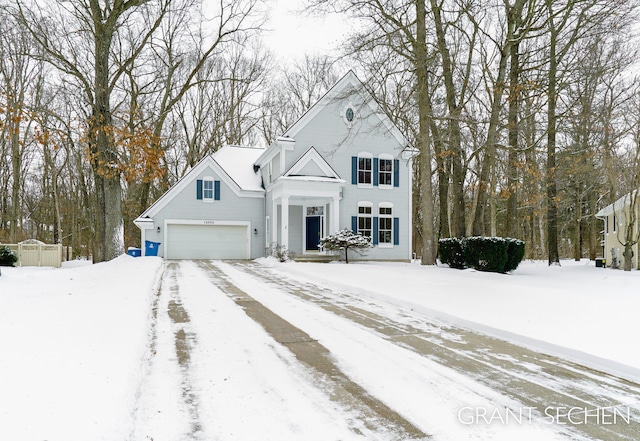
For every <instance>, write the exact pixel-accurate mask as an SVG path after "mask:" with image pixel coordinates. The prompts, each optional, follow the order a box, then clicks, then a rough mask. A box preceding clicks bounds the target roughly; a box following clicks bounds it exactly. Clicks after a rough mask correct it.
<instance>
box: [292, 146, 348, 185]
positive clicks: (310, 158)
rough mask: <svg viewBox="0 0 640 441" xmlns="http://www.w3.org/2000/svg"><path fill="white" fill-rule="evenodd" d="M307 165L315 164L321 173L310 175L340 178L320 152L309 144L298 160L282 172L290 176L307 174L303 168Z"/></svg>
mask: <svg viewBox="0 0 640 441" xmlns="http://www.w3.org/2000/svg"><path fill="white" fill-rule="evenodd" d="M309 165H315V166H316V168H317V169H318V170H319V171H320V172H321V173H322V174H321V175H311V176H319V177H325V178H335V179H340V176H338V173H336V172H335V170H334V169H333V167H331V166H330V165H329V163H328V162H327V161H325V159H324V158H323V157H322V155H321V154H320V153H318V151H317V150H316V149H315V147H313V146H311V147H309V149H308V150H307V151H306V152H305V153H304V155H302V156H301V157H300V158H298V160H297V161H296V162H295V163H294V164H293V165H292V166H291V168H289V170H288V171H287V172H286V173H285V174H284V176H287V177H292V176H301V175H308V174H305V173H304V169H305V168H307V166H309Z"/></svg>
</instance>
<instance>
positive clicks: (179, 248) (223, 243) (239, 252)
mask: <svg viewBox="0 0 640 441" xmlns="http://www.w3.org/2000/svg"><path fill="white" fill-rule="evenodd" d="M166 250H167V255H166V256H165V257H166V258H167V259H248V258H249V239H248V235H247V226H245V225H179V224H175V225H174V224H170V225H169V226H168V227H167V247H166Z"/></svg>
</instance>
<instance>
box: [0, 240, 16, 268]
mask: <svg viewBox="0 0 640 441" xmlns="http://www.w3.org/2000/svg"><path fill="white" fill-rule="evenodd" d="M17 261H18V255H17V254H16V253H15V251H13V250H11V249H10V248H9V247H7V246H2V245H0V266H13V264H14V263H16V262H17Z"/></svg>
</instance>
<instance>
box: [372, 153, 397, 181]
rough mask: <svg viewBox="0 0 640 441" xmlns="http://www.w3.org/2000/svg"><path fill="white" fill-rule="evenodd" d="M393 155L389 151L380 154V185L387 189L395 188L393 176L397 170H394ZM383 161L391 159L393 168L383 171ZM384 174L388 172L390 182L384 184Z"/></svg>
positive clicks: (377, 171) (378, 172) (378, 171)
mask: <svg viewBox="0 0 640 441" xmlns="http://www.w3.org/2000/svg"><path fill="white" fill-rule="evenodd" d="M393 159H394V158H393V156H392V155H389V154H387V153H382V154H380V156H378V170H376V173H377V174H378V187H380V188H386V189H391V188H393V185H394V182H393V178H394V176H395V173H394V172H395V170H394V165H395V164H394V160H393ZM382 161H389V162H390V163H391V170H389V171H382ZM383 174H387V175H389V184H383V183H382V179H381V178H382V175H383Z"/></svg>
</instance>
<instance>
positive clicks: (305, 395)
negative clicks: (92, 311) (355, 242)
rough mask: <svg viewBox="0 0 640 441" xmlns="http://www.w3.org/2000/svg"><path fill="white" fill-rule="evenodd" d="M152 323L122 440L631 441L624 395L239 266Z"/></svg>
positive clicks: (600, 379) (167, 298)
mask: <svg viewBox="0 0 640 441" xmlns="http://www.w3.org/2000/svg"><path fill="white" fill-rule="evenodd" d="M152 313H153V315H154V319H153V321H152V322H153V326H152V329H151V330H150V335H151V338H150V342H151V343H150V344H151V345H152V353H153V354H154V357H153V358H152V359H151V361H150V362H149V365H148V366H147V369H148V375H147V378H148V380H147V384H145V386H144V387H143V388H142V390H141V395H140V397H139V405H138V409H137V413H136V419H137V429H136V434H135V436H136V437H137V439H141V440H142V439H153V440H155V441H158V440H161V439H167V440H177V439H203V440H204V439H206V440H208V439H223V440H225V439H226V440H243V439H247V440H249V439H260V440H266V439H274V440H276V439H278V440H284V439H291V440H297V439H305V440H309V439H318V440H323V441H326V440H332V439H335V440H339V439H341V440H342V439H367V440H422V439H434V440H445V439H452V440H459V439H482V440H489V439H535V440H544V439H549V440H551V439H576V440H577V439H593V440H606V441H616V440H638V439H640V425H639V421H640V412H639V411H638V403H637V402H633V403H631V405H630V403H629V400H628V397H630V396H632V397H633V396H635V397H640V386H639V385H637V384H633V383H630V382H628V381H625V380H622V379H619V378H615V377H612V376H610V375H606V374H603V373H600V372H595V371H592V370H589V369H587V368H584V367H582V366H579V365H576V364H573V363H570V362H568V361H565V360H561V359H558V358H553V357H549V356H545V355H543V354H539V353H535V352H533V351H529V350H527V349H525V348H522V347H519V346H515V345H513V344H510V343H507V342H505V341H501V340H497V339H494V338H491V337H488V336H486V335H482V334H479V333H476V332H473V331H470V330H468V329H463V328H459V327H455V326H451V325H449V324H446V323H442V322H439V321H437V320H433V319H431V318H430V317H427V316H424V315H421V314H418V313H416V312H414V311H411V310H403V309H402V308H399V307H397V306H393V305H389V304H384V303H383V302H379V301H372V300H365V299H363V298H362V297H360V296H357V295H354V294H352V293H350V292H348V291H346V290H343V289H336V288H333V287H327V286H319V285H318V284H315V283H312V282H310V281H306V280H300V279H299V278H296V279H293V278H290V277H288V276H286V275H284V274H283V273H280V272H278V271H277V269H273V268H268V267H264V266H261V265H259V264H256V263H253V262H217V261H199V262H189V261H184V262H182V261H180V262H168V263H165V269H164V274H163V278H162V286H161V287H160V290H159V292H158V296H157V300H156V303H155V305H154V309H153V312H152ZM614 420H615V421H614Z"/></svg>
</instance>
